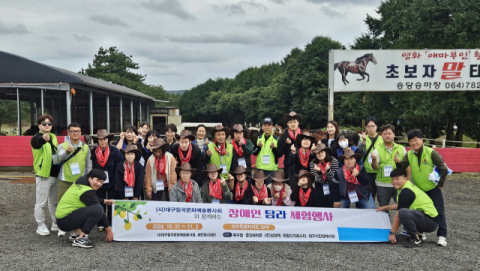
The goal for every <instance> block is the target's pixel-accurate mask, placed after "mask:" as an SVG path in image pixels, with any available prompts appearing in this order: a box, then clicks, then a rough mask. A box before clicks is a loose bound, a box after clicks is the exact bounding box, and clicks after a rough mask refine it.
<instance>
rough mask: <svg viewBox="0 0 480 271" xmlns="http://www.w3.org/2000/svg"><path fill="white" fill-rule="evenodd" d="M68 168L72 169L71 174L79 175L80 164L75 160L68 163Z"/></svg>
mask: <svg viewBox="0 0 480 271" xmlns="http://www.w3.org/2000/svg"><path fill="white" fill-rule="evenodd" d="M70 170H71V171H72V175H79V174H80V166H79V165H78V163H77V162H73V163H71V164H70Z"/></svg>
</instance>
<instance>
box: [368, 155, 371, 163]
mask: <svg viewBox="0 0 480 271" xmlns="http://www.w3.org/2000/svg"><path fill="white" fill-rule="evenodd" d="M368 163H369V164H371V163H372V154H369V155H368Z"/></svg>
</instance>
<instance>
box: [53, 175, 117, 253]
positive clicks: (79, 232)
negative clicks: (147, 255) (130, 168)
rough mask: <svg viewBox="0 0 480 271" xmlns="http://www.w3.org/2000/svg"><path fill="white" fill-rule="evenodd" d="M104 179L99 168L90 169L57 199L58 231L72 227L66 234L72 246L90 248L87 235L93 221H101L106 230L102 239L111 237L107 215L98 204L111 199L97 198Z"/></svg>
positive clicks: (107, 203)
mask: <svg viewBox="0 0 480 271" xmlns="http://www.w3.org/2000/svg"><path fill="white" fill-rule="evenodd" d="M105 179H106V176H105V172H104V171H102V170H101V169H98V168H95V169H92V170H91V171H90V172H89V173H88V174H87V175H86V176H82V177H80V178H78V179H77V180H76V181H75V185H72V186H71V187H70V188H69V189H68V190H67V192H65V195H64V196H63V197H62V199H61V200H60V202H59V203H58V208H57V211H56V214H55V216H56V218H57V222H58V226H59V228H60V229H61V230H62V231H65V232H67V231H73V232H72V233H71V235H70V237H69V238H68V240H69V241H70V242H72V246H74V247H82V248H92V247H94V246H95V245H94V244H93V242H92V241H90V239H89V238H88V234H89V233H90V232H91V231H92V229H93V227H95V224H97V225H102V226H103V227H104V228H105V230H106V231H107V238H105V241H106V242H111V241H112V240H113V231H112V229H111V228H110V224H109V223H108V219H107V216H106V215H105V212H103V208H102V206H101V205H100V204H101V203H102V204H106V205H112V204H114V203H115V201H114V200H113V199H99V198H98V197H97V194H96V193H95V190H98V189H99V188H100V187H101V186H102V184H103V181H104V180H105Z"/></svg>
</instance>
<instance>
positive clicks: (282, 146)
mask: <svg viewBox="0 0 480 271" xmlns="http://www.w3.org/2000/svg"><path fill="white" fill-rule="evenodd" d="M300 131H301V132H302V133H303V130H300ZM287 138H290V141H292V143H290V144H287ZM292 144H295V140H294V139H293V138H291V137H290V135H289V134H288V128H287V130H285V132H284V133H283V134H282V135H281V136H280V138H279V139H278V143H277V148H278V150H279V151H280V152H281V155H280V157H281V156H282V155H284V156H285V157H284V159H283V165H284V168H286V167H287V165H288V156H289V155H290V152H291V150H290V148H291V147H292Z"/></svg>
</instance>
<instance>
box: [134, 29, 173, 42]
mask: <svg viewBox="0 0 480 271" xmlns="http://www.w3.org/2000/svg"><path fill="white" fill-rule="evenodd" d="M130 35H132V36H134V37H137V38H141V39H144V40H148V41H164V40H165V37H164V36H163V35H162V34H158V33H155V32H146V31H132V32H130Z"/></svg>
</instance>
